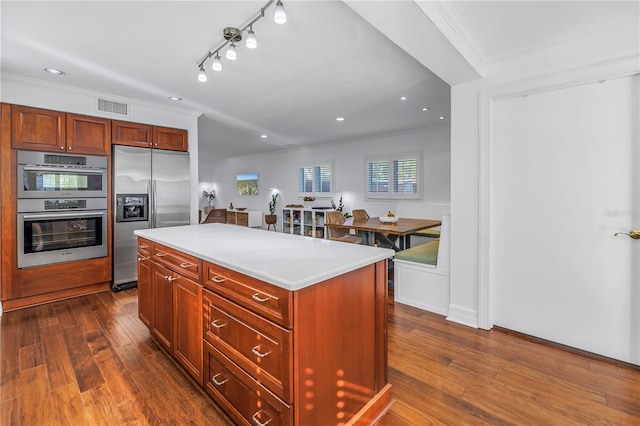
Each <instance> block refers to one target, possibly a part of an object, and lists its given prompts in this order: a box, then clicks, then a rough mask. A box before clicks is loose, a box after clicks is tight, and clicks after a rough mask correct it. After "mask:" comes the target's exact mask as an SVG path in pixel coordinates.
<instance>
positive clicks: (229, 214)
mask: <svg viewBox="0 0 640 426" xmlns="http://www.w3.org/2000/svg"><path fill="white" fill-rule="evenodd" d="M227 223H230V224H232V225H235V224H236V212H230V211H227Z"/></svg>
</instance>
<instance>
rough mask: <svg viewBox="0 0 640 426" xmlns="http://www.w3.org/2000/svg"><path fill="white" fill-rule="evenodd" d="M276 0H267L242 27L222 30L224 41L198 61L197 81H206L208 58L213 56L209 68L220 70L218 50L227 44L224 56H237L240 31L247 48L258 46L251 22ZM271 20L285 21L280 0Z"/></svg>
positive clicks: (259, 17) (233, 59) (231, 59)
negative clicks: (243, 34) (245, 36)
mask: <svg viewBox="0 0 640 426" xmlns="http://www.w3.org/2000/svg"><path fill="white" fill-rule="evenodd" d="M275 1H276V0H269V1H268V2H267V4H265V5H264V7H262V9H260V12H258V15H257V16H256V17H255V18H253V19H252V20H251V21H249V23H248V24H246V25H244V26H243V27H242V28H239V29H238V28H236V27H227V28H225V29H224V30H223V31H222V36H223V37H224V41H223V42H222V43H219V44H218V45H217V47H215V46H214V47H215V48H211V49H209V51H207V53H205V54H204V56H203V57H202V59H200V61H198V81H202V82H206V81H207V74H205V72H204V63H205V62H206V61H207V59H209V58H213V61H212V63H211V69H212V70H214V71H222V61H221V60H220V51H221V50H222V49H223V48H224V47H226V46H228V48H227V51H226V53H225V57H226V58H227V59H228V60H230V61H235V60H236V58H237V57H238V53H237V51H236V43H237V42H239V41H241V40H242V33H243V32H246V33H247V39H246V41H245V44H246V46H247V48H249V49H255V48H256V47H258V41H257V39H256V34H255V33H254V32H253V24H255V23H256V22H258V21H259V20H260V19H262V18H264V12H265V11H266V10H267V8H269V6H271V4H273V2H275ZM273 20H274V22H276V23H277V24H284V23H285V22H287V15H286V14H285V12H284V5H283V4H282V0H277V2H276V7H275V11H274V14H273Z"/></svg>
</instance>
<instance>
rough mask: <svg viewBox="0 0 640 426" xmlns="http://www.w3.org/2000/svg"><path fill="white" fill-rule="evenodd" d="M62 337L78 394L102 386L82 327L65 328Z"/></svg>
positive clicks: (102, 381)
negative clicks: (78, 390)
mask: <svg viewBox="0 0 640 426" xmlns="http://www.w3.org/2000/svg"><path fill="white" fill-rule="evenodd" d="M62 335H63V337H64V342H65V345H66V346H67V351H68V352H69V359H70V360H71V364H72V365H73V372H74V374H75V376H76V380H77V382H78V387H79V388H80V392H85V391H87V390H89V389H92V388H95V387H98V386H101V385H103V384H104V378H103V377H102V374H101V373H100V369H99V368H98V365H97V364H96V362H95V359H94V358H93V354H92V353H91V349H90V348H89V344H88V342H87V339H86V336H85V334H84V332H83V330H82V327H80V326H79V325H76V326H73V327H68V328H65V329H64V330H63V332H62Z"/></svg>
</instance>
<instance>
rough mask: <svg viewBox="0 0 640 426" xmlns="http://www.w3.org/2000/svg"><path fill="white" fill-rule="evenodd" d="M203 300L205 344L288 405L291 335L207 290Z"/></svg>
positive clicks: (289, 397) (290, 371)
mask: <svg viewBox="0 0 640 426" xmlns="http://www.w3.org/2000/svg"><path fill="white" fill-rule="evenodd" d="M202 300H203V302H204V303H203V310H204V315H203V316H204V339H205V341H207V342H209V343H210V344H211V345H213V346H214V347H215V348H217V349H218V350H220V351H222V352H223V353H224V354H225V355H226V356H227V357H229V359H231V360H232V361H233V362H234V363H236V364H237V365H239V366H240V367H241V368H243V369H244V370H245V371H249V372H251V373H252V375H253V376H254V377H255V378H256V380H259V381H260V383H262V384H263V385H264V386H265V387H267V388H268V389H270V390H271V391H272V392H273V393H274V394H275V395H277V396H278V397H280V398H282V399H283V400H284V401H287V402H291V401H292V399H293V390H292V386H291V378H292V371H293V367H292V364H293V363H292V356H291V349H292V344H293V343H292V339H293V337H292V332H291V331H289V330H287V329H284V328H282V327H280V326H278V325H276V324H274V323H272V322H271V321H269V320H266V319H264V318H262V317H261V316H258V315H256V314H254V313H253V312H251V311H248V310H246V309H244V308H242V307H240V306H238V305H236V304H235V303H233V302H230V301H228V300H226V299H225V298H223V297H220V296H218V295H217V294H214V293H212V292H210V291H208V290H204V291H203V294H202Z"/></svg>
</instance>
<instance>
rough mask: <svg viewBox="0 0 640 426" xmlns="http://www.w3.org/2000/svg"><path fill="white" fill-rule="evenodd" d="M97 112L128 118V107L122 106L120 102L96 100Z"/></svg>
mask: <svg viewBox="0 0 640 426" xmlns="http://www.w3.org/2000/svg"><path fill="white" fill-rule="evenodd" d="M98 111H101V112H108V113H109V114H118V115H126V116H129V105H127V104H123V103H122V102H115V101H108V100H106V99H98Z"/></svg>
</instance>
